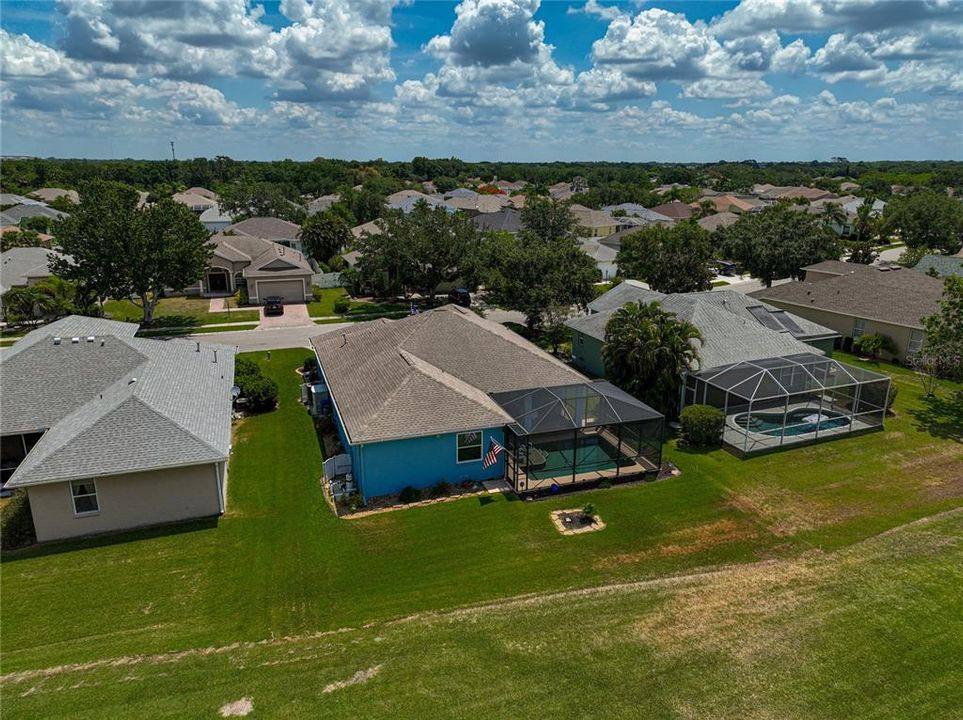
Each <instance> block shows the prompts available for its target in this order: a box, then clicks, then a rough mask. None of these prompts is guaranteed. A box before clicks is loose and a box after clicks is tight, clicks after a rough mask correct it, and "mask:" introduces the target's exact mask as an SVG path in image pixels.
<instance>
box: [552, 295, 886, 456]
mask: <svg viewBox="0 0 963 720" xmlns="http://www.w3.org/2000/svg"><path fill="white" fill-rule="evenodd" d="M628 302H638V303H651V302H658V303H660V305H661V306H662V307H663V308H664V309H665V310H667V311H669V312H671V313H673V314H674V315H675V316H676V317H677V318H678V319H679V320H684V321H686V322H688V323H690V324H691V325H694V326H695V327H696V328H697V329H698V330H699V333H700V335H701V339H697V340H693V341H692V343H693V346H694V347H695V348H696V349H697V352H698V361H697V362H694V363H693V364H692V366H691V367H690V368H688V369H687V370H686V371H685V372H683V373H682V378H681V385H680V395H679V407H680V409H681V408H684V407H685V406H687V405H692V404H707V405H712V406H714V407H717V408H719V409H720V410H722V411H723V414H724V415H725V425H724V430H723V443H724V444H725V446H726V447H727V448H728V449H730V450H732V451H734V452H736V453H737V454H740V455H747V454H751V453H756V452H765V451H769V450H776V449H779V448H782V447H785V446H789V445H794V444H799V443H810V442H816V441H819V440H824V439H830V438H835V437H841V436H845V435H850V434H853V433H857V432H864V431H869V430H874V429H878V428H881V427H882V425H883V419H884V417H885V413H886V400H887V397H888V395H889V382H890V381H889V378H888V377H886V376H885V375H879V374H877V373H872V372H869V371H866V370H862V369H860V368H855V367H850V366H847V365H844V364H843V363H840V362H839V361H837V360H834V359H832V358H831V357H829V356H828V355H826V354H825V353H824V351H823V349H822V347H826V346H828V344H831V338H832V337H834V333H833V332H832V331H831V330H828V329H827V328H824V327H820V326H818V325H816V324H814V323H812V322H809V321H806V320H805V319H803V318H801V317H797V316H794V315H791V314H789V313H787V312H783V311H780V310H779V309H778V308H775V307H773V306H771V305H767V304H765V303H762V302H759V301H754V300H753V299H752V298H748V297H746V296H744V295H741V294H739V293H736V292H734V291H722V292H705V293H675V294H670V295H665V294H663V293H658V292H655V291H653V290H650V289H648V288H645V287H643V286H642V285H640V284H637V283H634V282H633V281H626V282H624V283H622V284H620V285H617V286H616V287H615V288H613V289H612V290H610V291H609V292H608V293H606V294H605V295H603V296H601V297H600V298H597V299H596V300H595V301H594V302H592V303H590V304H589V309H590V311H591V314H589V315H587V316H584V317H580V318H575V319H572V320H569V321H568V323H567V324H568V326H569V327H570V328H571V329H572V355H573V357H572V362H573V364H574V365H575V366H576V367H580V368H582V369H584V370H586V371H587V372H589V373H591V374H595V375H598V374H601V373H602V372H604V366H603V362H602V358H603V354H602V350H603V347H604V344H605V328H606V326H607V325H608V322H609V321H610V320H611V318H612V315H613V314H614V313H615V312H616V311H617V310H618V309H619V308H621V307H623V306H624V305H625V304H626V303H628ZM821 346H822V347H821Z"/></svg>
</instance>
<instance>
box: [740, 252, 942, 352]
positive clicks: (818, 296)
mask: <svg viewBox="0 0 963 720" xmlns="http://www.w3.org/2000/svg"><path fill="white" fill-rule="evenodd" d="M803 270H805V271H806V276H805V277H806V279H805V280H804V281H797V282H790V283H785V284H783V285H778V286H776V287H771V288H764V289H762V290H757V291H756V292H753V293H751V295H752V296H753V297H756V298H759V299H760V300H765V301H766V302H767V303H769V304H770V305H775V306H776V307H779V308H782V309H784V310H786V311H788V312H791V313H794V314H796V315H799V316H801V317H804V318H806V319H807V320H811V321H812V322H815V323H819V324H820V325H823V326H824V327H827V328H831V329H832V330H835V331H836V332H837V333H839V335H840V336H841V338H842V339H841V343H840V344H841V345H842V347H843V349H846V350H849V349H850V348H851V347H852V343H853V340H855V339H856V338H858V337H859V336H860V335H868V334H872V333H878V334H880V335H885V336H886V337H888V338H890V339H891V340H892V341H893V342H894V343H895V345H896V348H897V350H896V352H895V353H893V354H892V355H891V356H890V357H891V358H892V359H896V360H900V361H905V360H906V359H907V358H909V357H911V356H913V355H915V354H916V353H918V352H919V351H920V349H921V348H922V347H923V343H924V341H925V340H926V333H925V332H924V330H923V318H925V317H927V316H929V315H933V314H934V313H936V312H939V309H940V299H941V297H942V295H943V282H942V281H941V280H939V279H937V278H933V277H930V276H928V275H925V274H924V273H919V272H916V271H914V270H911V269H908V268H903V267H900V266H882V267H876V266H872V265H859V264H857V263H847V262H840V261H838V260H827V261H825V262H821V263H817V264H816V265H810V266H809V267H806V268H803Z"/></svg>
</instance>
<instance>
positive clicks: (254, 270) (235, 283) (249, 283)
mask: <svg viewBox="0 0 963 720" xmlns="http://www.w3.org/2000/svg"><path fill="white" fill-rule="evenodd" d="M211 242H212V243H213V244H214V254H213V255H212V256H211V260H210V266H209V267H208V270H207V274H206V275H205V276H204V278H202V279H201V280H200V281H199V282H198V283H197V284H196V285H192V286H191V287H189V288H186V289H185V291H184V292H186V293H187V294H200V295H215V296H216V295H231V294H233V293H234V292H236V291H237V289H238V288H239V287H241V286H242V285H243V286H245V287H247V294H248V299H249V301H250V302H252V303H255V304H261V303H263V302H264V299H265V298H268V297H275V296H276V297H280V298H281V299H282V301H283V302H286V303H302V302H306V301H308V300H310V299H311V277H312V274H313V273H314V270H313V269H312V268H311V264H310V263H309V262H308V260H307V258H305V257H304V255H302V254H301V253H300V252H298V251H297V250H292V249H291V248H288V247H285V246H284V245H279V244H278V243H275V242H271V241H270V240H264V239H262V238H258V237H251V236H250V235H241V234H237V235H224V234H217V235H214V236H212V237H211Z"/></svg>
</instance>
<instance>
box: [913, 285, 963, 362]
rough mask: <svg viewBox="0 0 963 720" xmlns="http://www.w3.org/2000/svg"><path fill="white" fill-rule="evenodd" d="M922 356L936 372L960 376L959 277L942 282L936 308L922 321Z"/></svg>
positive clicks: (962, 300)
mask: <svg viewBox="0 0 963 720" xmlns="http://www.w3.org/2000/svg"><path fill="white" fill-rule="evenodd" d="M923 327H925V328H926V343H925V345H924V347H923V355H924V356H926V358H927V361H928V363H929V367H930V370H931V371H933V372H934V373H935V374H937V375H942V376H946V377H952V378H957V379H959V378H963V277H956V276H952V275H951V276H950V277H948V278H946V280H945V281H944V288H943V299H942V301H941V302H940V311H939V312H938V313H934V314H933V315H930V316H929V317H927V318H925V319H924V320H923Z"/></svg>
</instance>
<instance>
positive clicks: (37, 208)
mask: <svg viewBox="0 0 963 720" xmlns="http://www.w3.org/2000/svg"><path fill="white" fill-rule="evenodd" d="M67 216H68V214H67V213H65V212H61V211H60V210H54V209H53V208H52V207H47V206H46V205H41V204H39V203H34V204H30V205H14V206H13V207H11V208H7V209H6V210H4V211H3V217H2V218H0V224H2V225H20V224H21V223H22V222H23V221H24V220H27V219H28V218H35V217H41V218H47V219H48V220H61V219H63V218H65V217H67Z"/></svg>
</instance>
